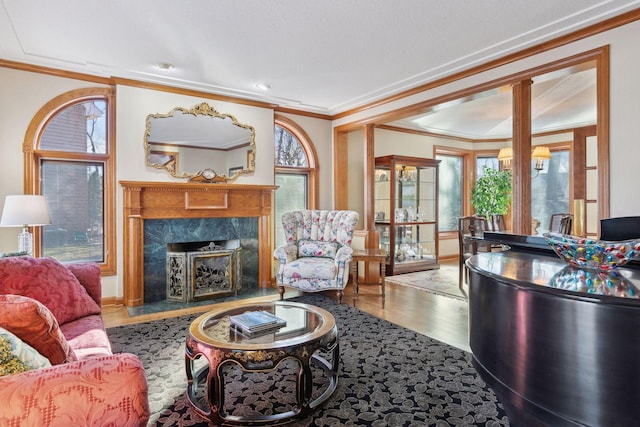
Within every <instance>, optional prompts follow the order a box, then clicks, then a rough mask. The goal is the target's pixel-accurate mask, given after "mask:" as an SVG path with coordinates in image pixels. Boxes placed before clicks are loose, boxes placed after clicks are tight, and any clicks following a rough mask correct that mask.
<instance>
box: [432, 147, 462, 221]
mask: <svg viewBox="0 0 640 427" xmlns="http://www.w3.org/2000/svg"><path fill="white" fill-rule="evenodd" d="M436 159H437V160H441V162H440V167H439V170H438V172H439V180H438V183H439V189H438V231H455V230H457V229H458V218H460V217H461V216H462V184H463V175H462V174H463V170H462V166H463V161H462V157H460V156H443V155H437V156H436Z"/></svg>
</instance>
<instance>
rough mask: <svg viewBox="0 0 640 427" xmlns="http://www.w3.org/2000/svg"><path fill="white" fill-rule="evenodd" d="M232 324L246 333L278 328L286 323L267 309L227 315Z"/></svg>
mask: <svg viewBox="0 0 640 427" xmlns="http://www.w3.org/2000/svg"><path fill="white" fill-rule="evenodd" d="M229 321H230V322H231V325H232V326H235V327H236V328H238V329H240V330H241V331H243V332H244V333H247V334H256V333H261V332H265V331H271V330H276V329H279V328H281V327H283V326H286V325H287V322H286V321H285V320H284V319H281V318H279V317H278V316H276V315H274V314H271V313H269V312H268V311H264V310H260V311H247V312H246V313H242V314H236V315H233V316H229Z"/></svg>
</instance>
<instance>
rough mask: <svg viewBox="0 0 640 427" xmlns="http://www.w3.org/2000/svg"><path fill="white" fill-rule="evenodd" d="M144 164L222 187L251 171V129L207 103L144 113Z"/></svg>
mask: <svg viewBox="0 0 640 427" xmlns="http://www.w3.org/2000/svg"><path fill="white" fill-rule="evenodd" d="M144 150H145V164H146V165H147V166H150V167H154V168H157V169H164V170H166V171H167V172H168V173H169V174H170V175H171V176H174V177H176V178H189V179H191V180H192V181H200V182H226V181H227V180H231V179H235V178H237V177H238V176H239V175H240V174H242V173H248V172H253V170H254V168H255V153H256V143H255V129H254V128H253V127H252V126H249V125H245V124H242V123H238V121H237V120H236V118H235V117H234V116H232V115H231V114H222V113H219V112H218V111H216V110H215V109H214V108H213V107H211V106H210V105H209V104H207V103H206V102H203V103H201V104H199V105H196V106H195V107H194V108H192V109H187V108H182V107H177V108H174V109H173V110H171V111H170V112H169V113H167V114H149V115H148V116H147V121H146V131H145V134H144Z"/></svg>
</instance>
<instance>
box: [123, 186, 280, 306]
mask: <svg viewBox="0 0 640 427" xmlns="http://www.w3.org/2000/svg"><path fill="white" fill-rule="evenodd" d="M120 185H121V186H122V187H123V211H124V212H123V220H124V227H123V231H124V239H123V249H124V253H123V264H124V265H123V267H124V268H123V303H124V305H126V306H129V307H133V306H138V305H141V304H143V303H145V302H148V301H157V300H162V299H166V252H167V244H168V243H181V242H182V243H184V242H197V241H207V242H211V241H218V240H233V239H238V240H239V241H240V249H241V251H240V254H239V257H240V260H241V262H240V263H241V265H242V268H241V271H242V273H241V274H242V276H241V282H242V285H241V286H242V288H238V289H242V290H244V287H245V285H250V284H251V283H255V284H256V285H255V287H256V288H268V287H271V286H272V285H273V272H272V258H273V256H272V246H273V240H272V234H273V233H272V229H271V228H272V224H273V220H272V215H273V212H272V209H273V208H272V207H273V192H274V191H275V189H276V188H277V187H275V186H271V185H241V184H203V183H168V182H131V181H121V182H120Z"/></svg>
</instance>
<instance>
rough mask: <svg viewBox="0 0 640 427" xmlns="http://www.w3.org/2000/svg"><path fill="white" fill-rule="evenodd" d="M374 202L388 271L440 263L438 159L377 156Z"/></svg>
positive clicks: (407, 271) (423, 268)
mask: <svg viewBox="0 0 640 427" xmlns="http://www.w3.org/2000/svg"><path fill="white" fill-rule="evenodd" d="M374 205H375V206H374V208H375V210H374V212H375V226H376V230H377V231H378V233H379V234H380V247H381V248H383V249H385V250H386V251H387V254H388V258H387V266H386V274H387V275H389V276H391V275H394V274H402V273H410V272H413V271H422V270H430V269H434V268H439V267H440V265H439V264H438V161H437V160H433V159H425V158H420V157H409V156H395V155H392V156H384V157H377V158H376V159H375V172H374Z"/></svg>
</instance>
